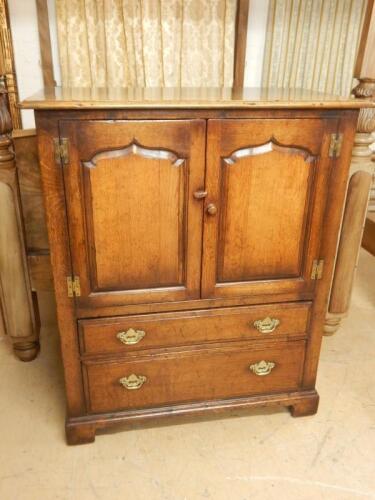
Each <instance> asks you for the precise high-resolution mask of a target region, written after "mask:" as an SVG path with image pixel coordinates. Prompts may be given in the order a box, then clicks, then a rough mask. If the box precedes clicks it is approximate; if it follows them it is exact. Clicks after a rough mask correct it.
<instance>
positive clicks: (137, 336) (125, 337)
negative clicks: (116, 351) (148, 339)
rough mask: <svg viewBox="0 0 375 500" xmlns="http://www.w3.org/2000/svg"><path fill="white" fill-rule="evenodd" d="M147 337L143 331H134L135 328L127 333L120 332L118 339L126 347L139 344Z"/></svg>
mask: <svg viewBox="0 0 375 500" xmlns="http://www.w3.org/2000/svg"><path fill="white" fill-rule="evenodd" d="M145 335H146V332H144V331H143V330H134V328H129V330H126V332H118V334H117V335H116V337H117V338H118V339H119V341H120V342H122V343H123V344H126V345H134V344H138V342H139V341H140V340H142V339H143V337H144V336H145Z"/></svg>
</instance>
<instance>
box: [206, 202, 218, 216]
mask: <svg viewBox="0 0 375 500" xmlns="http://www.w3.org/2000/svg"><path fill="white" fill-rule="evenodd" d="M206 212H207V213H208V215H216V214H217V207H216V205H215V204H214V203H209V204H208V205H207V208H206Z"/></svg>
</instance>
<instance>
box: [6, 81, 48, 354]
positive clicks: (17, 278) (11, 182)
mask: <svg viewBox="0 0 375 500" xmlns="http://www.w3.org/2000/svg"><path fill="white" fill-rule="evenodd" d="M11 131H12V122H11V117H10V114H9V111H8V103H7V95H6V91H5V90H4V89H1V88H0V301H1V305H0V310H1V313H0V321H1V326H0V328H2V329H4V330H5V333H6V334H7V335H8V336H9V337H10V339H11V341H12V343H13V349H14V352H15V354H16V355H17V356H18V358H19V359H20V360H22V361H31V360H32V359H34V358H35V357H36V355H37V354H38V351H39V341H38V337H39V325H38V321H37V319H36V317H35V312H34V307H33V295H32V292H31V287H30V279H29V273H28V268H27V261H26V253H25V244H24V232H23V225H22V216H21V208H20V196H19V188H18V180H17V170H16V165H15V161H14V152H13V149H12V142H11V139H10V133H11Z"/></svg>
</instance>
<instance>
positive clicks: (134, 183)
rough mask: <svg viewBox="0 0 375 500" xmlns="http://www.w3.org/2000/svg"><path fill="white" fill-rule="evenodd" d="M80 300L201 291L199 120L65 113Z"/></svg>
mask: <svg viewBox="0 0 375 500" xmlns="http://www.w3.org/2000/svg"><path fill="white" fill-rule="evenodd" d="M60 133H61V138H66V139H67V140H68V148H69V163H68V164H67V165H65V166H64V182H65V189H66V200H67V211H68V220H69V231H70V247H71V256H72V268H73V275H75V276H78V277H79V278H80V285H81V294H80V297H77V298H76V301H77V304H78V305H82V306H85V307H91V306H92V307H101V306H103V307H104V306H115V305H122V304H136V303H146V302H159V301H166V300H167V301H171V300H183V299H187V298H198V297H199V294H200V266H201V234H202V215H203V214H202V212H203V207H202V202H201V201H198V200H196V199H194V196H193V193H194V191H196V190H199V189H201V188H202V186H203V185H204V147H205V146H204V143H205V122H204V121H202V120H190V121H189V120H169V121H168V120H167V121H158V120H155V121H152V120H148V121H136V120H133V121H100V120H99V121H83V120H82V121H80V120H76V121H73V120H71V121H62V122H60Z"/></svg>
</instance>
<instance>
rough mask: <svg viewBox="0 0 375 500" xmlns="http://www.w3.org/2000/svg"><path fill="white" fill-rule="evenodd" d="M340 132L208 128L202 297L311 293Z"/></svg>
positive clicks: (323, 123)
mask: <svg viewBox="0 0 375 500" xmlns="http://www.w3.org/2000/svg"><path fill="white" fill-rule="evenodd" d="M337 126H338V120H337V119H333V118H332V119H313V118H311V119H308V118H306V119H297V118H296V119H253V120H209V122H208V146H207V175H206V189H207V191H208V196H207V198H206V206H205V208H206V215H205V224H204V240H203V276H202V295H203V297H230V296H240V295H246V294H280V293H294V292H296V293H298V292H309V291H312V290H313V287H314V286H315V281H314V280H312V279H311V273H312V268H313V261H314V260H315V259H319V245H320V234H321V229H322V221H323V213H324V207H325V202H326V196H327V187H328V182H329V175H330V170H331V166H332V163H333V162H332V160H331V158H329V145H330V139H331V134H332V133H334V132H335V131H336V130H337Z"/></svg>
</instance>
